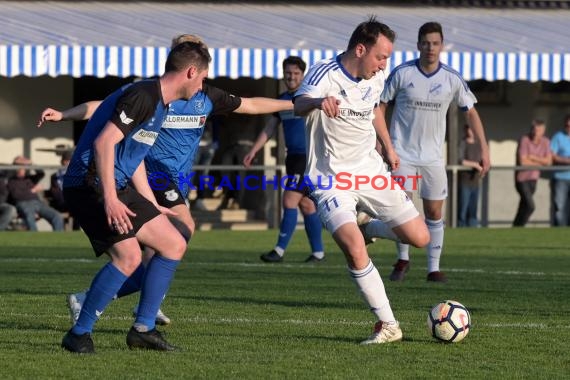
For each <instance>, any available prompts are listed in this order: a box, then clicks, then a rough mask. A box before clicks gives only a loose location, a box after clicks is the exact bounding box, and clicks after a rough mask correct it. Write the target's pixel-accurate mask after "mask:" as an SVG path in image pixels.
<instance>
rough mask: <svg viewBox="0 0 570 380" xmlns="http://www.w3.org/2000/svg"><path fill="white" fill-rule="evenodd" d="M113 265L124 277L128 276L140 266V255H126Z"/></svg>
mask: <svg viewBox="0 0 570 380" xmlns="http://www.w3.org/2000/svg"><path fill="white" fill-rule="evenodd" d="M114 264H115V265H116V266H117V268H119V270H120V271H121V272H122V273H123V274H124V275H126V276H130V275H131V274H133V272H134V271H135V270H136V269H137V268H138V267H139V265H141V255H126V256H123V257H121V258H120V259H119V260H115V261H114Z"/></svg>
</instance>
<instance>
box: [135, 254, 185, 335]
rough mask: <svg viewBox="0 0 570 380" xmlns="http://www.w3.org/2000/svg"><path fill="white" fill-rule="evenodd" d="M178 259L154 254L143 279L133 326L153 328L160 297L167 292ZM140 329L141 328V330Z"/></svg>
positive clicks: (178, 261) (160, 301)
mask: <svg viewBox="0 0 570 380" xmlns="http://www.w3.org/2000/svg"><path fill="white" fill-rule="evenodd" d="M179 263H180V260H171V259H167V258H166V257H162V256H160V255H154V256H153V257H152V260H150V263H148V266H147V267H146V272H145V275H144V279H143V286H142V289H141V300H140V302H139V312H138V314H137V318H136V320H135V327H137V328H140V327H142V326H145V327H146V328H147V331H150V330H152V329H154V327H155V323H154V321H155V319H156V313H157V312H158V309H159V308H160V304H161V303H162V299H163V298H164V296H165V295H166V292H168V288H169V287H170V283H171V282H172V279H173V278H174V272H176V267H178V264H179ZM141 331H142V330H141Z"/></svg>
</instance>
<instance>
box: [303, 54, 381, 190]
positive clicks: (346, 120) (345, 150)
mask: <svg viewBox="0 0 570 380" xmlns="http://www.w3.org/2000/svg"><path fill="white" fill-rule="evenodd" d="M340 58H341V56H338V57H336V58H334V59H328V60H324V61H321V62H319V63H317V64H315V65H313V66H312V67H311V69H310V70H309V72H308V73H307V76H306V77H305V79H304V81H303V84H302V85H301V87H300V88H299V90H298V91H297V92H296V93H295V97H297V96H301V95H308V96H310V97H312V98H322V97H326V96H334V97H336V98H337V99H338V100H339V101H340V104H339V108H340V116H339V117H336V118H330V117H327V116H326V115H325V113H324V112H323V111H321V110H319V109H314V110H313V111H311V112H310V113H309V114H308V115H307V116H306V120H305V123H306V128H305V138H306V144H307V169H306V171H305V174H306V175H308V176H309V177H310V178H311V181H314V180H316V179H317V178H318V177H319V176H325V177H329V176H333V177H334V176H335V175H336V174H338V173H341V172H349V173H351V174H358V173H366V174H369V173H370V169H371V166H370V165H371V164H377V163H378V154H377V153H376V151H375V146H376V132H375V130H374V127H373V126H372V121H373V119H374V108H375V107H376V106H377V105H378V102H379V97H380V92H381V91H382V87H383V85H384V77H383V73H382V72H379V73H378V74H376V75H375V76H374V77H373V78H371V79H367V80H365V79H360V78H354V77H353V76H352V75H351V74H350V73H348V71H346V69H345V68H344V67H343V66H342V64H341V61H340ZM373 157H374V158H373ZM313 183H316V182H313Z"/></svg>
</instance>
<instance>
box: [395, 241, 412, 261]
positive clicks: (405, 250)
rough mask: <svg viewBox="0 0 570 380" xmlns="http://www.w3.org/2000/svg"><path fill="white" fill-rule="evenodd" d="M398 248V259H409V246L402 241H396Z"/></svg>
mask: <svg viewBox="0 0 570 380" xmlns="http://www.w3.org/2000/svg"><path fill="white" fill-rule="evenodd" d="M396 248H398V259H400V260H406V261H410V246H409V245H408V244H404V243H396Z"/></svg>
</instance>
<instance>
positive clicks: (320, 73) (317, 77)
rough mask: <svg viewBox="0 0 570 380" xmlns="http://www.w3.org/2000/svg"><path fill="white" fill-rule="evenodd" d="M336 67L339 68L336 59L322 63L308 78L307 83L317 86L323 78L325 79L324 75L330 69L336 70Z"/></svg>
mask: <svg viewBox="0 0 570 380" xmlns="http://www.w3.org/2000/svg"><path fill="white" fill-rule="evenodd" d="M336 69H338V63H336V61H330V62H328V63H323V64H321V65H320V67H317V68H316V69H315V71H314V72H313V73H312V75H311V77H310V78H308V81H307V83H308V84H309V85H311V86H316V85H317V84H318V83H319V82H320V81H321V79H323V77H324V76H325V74H326V73H327V72H328V71H329V70H336Z"/></svg>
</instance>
